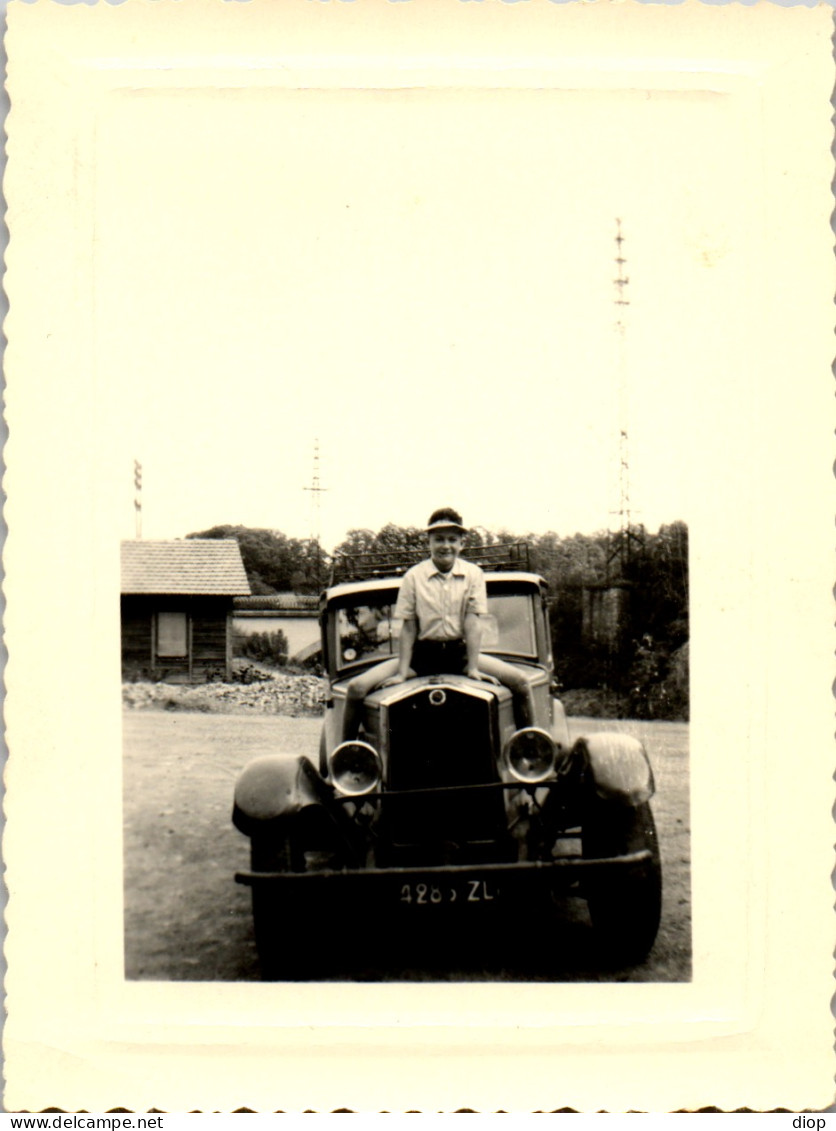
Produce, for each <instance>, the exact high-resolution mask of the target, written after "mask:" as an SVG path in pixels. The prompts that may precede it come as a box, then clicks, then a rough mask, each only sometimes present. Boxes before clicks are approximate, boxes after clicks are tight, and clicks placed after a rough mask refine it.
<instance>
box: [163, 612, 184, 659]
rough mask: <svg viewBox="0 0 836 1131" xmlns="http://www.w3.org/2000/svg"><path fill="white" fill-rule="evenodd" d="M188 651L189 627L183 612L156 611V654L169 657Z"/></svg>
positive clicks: (178, 655)
mask: <svg viewBox="0 0 836 1131" xmlns="http://www.w3.org/2000/svg"><path fill="white" fill-rule="evenodd" d="M188 653H189V627H188V618H187V616H186V614H185V613H157V655H158V656H166V657H170V658H172V659H173V658H174V657H183V656H187V655H188Z"/></svg>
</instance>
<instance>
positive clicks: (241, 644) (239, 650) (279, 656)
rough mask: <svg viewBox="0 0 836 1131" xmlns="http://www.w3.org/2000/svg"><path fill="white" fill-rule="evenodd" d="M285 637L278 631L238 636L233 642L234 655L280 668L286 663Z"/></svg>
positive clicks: (286, 646) (286, 647) (286, 645)
mask: <svg viewBox="0 0 836 1131" xmlns="http://www.w3.org/2000/svg"><path fill="white" fill-rule="evenodd" d="M287 653H288V644H287V637H286V636H285V634H284V633H283V632H282V630H281V629H278V630H277V631H276V632H254V633H252V635H250V636H244V635H243V634H241V635H238V636H237V637H236V641H235V654H236V655H237V656H246V657H247V658H248V659H250V660H258V661H259V662H260V663H262V664H275V665H277V666H279V667H280V666H281V665H282V664H286V663H287Z"/></svg>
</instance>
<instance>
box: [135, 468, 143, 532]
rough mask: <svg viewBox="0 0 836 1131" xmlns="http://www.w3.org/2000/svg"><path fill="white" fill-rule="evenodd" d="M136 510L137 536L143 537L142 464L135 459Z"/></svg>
mask: <svg viewBox="0 0 836 1131" xmlns="http://www.w3.org/2000/svg"><path fill="white" fill-rule="evenodd" d="M134 510H135V512H136V538H137V541H139V540H140V539H141V538H142V464H141V463H140V462H139V460H138V459H135V460H134Z"/></svg>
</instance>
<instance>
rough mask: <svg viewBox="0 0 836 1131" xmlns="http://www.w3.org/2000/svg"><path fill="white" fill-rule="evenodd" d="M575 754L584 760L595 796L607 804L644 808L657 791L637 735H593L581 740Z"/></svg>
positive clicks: (647, 760)
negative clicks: (622, 804)
mask: <svg viewBox="0 0 836 1131" xmlns="http://www.w3.org/2000/svg"><path fill="white" fill-rule="evenodd" d="M572 752H573V754H578V755H581V756H582V757H583V758H584V760H585V763H586V765H587V767H588V770H589V774H590V776H591V778H592V782H593V785H594V788H595V792H596V793H597V795H598V796H599V797H601V798H603V799H604V800H606V801H620V802H623V803H624V804H627V805H632V806H636V805H641V804H643V803H644V802H646V801H649V800H650V798H651V797H652V796H653V794H654V792H655V790H656V786H655V783H654V781H653V770H652V769H651V767H650V761H649V759H648V757H647V752H646V751H645V748H644V744H643V743H642V742H640V741H639V739H638V738H634V737H633V735H630V734H615V733H606V732H605V733H602V734H591V735H588V736H587V737H586V738H579V739H578V740H577V742H576V743H575V745H574V747H573V751H572Z"/></svg>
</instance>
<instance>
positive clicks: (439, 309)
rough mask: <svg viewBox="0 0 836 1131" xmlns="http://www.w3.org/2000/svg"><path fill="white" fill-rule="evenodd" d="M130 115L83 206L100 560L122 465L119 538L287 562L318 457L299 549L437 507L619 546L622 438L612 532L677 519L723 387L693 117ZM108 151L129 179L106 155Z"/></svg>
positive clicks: (554, 96)
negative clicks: (94, 375) (100, 405)
mask: <svg viewBox="0 0 836 1131" xmlns="http://www.w3.org/2000/svg"><path fill="white" fill-rule="evenodd" d="M141 95H142V96H141V97H131V96H130V95H126V96H125V98H124V100H122V101H120V103H119V105H118V107H117V108H115V109H113V111H112V112H110V113H107V112H104V113H103V115H102V120H101V123H100V145H99V148H98V152H99V153H100V154H101V162H100V167H99V169H98V171H97V186H96V193H97V201H96V210H97V233H96V234H97V241H96V249H95V254H96V272H95V276H96V281H97V290H96V296H95V303H96V309H95V321H96V326H97V345H96V356H97V364H98V370H99V372H98V379H99V381H100V383H101V387H102V395H103V398H105V399H106V400H108V402H109V405H110V409H111V410H112V411H110V412H109V418H110V419H111V420H112V421H113V422H114V423H113V427H115V429H116V435H115V436H114V442H115V443H117V444H118V446H119V451H120V453H121V457H120V458H121V459H122V460H123V465H124V525H123V527H122V529H120V531H119V532H118V533H119V536H120V537H132V536H133V534H134V509H133V460H134V458H138V459H139V460H141V462H142V466H143V478H144V491H143V503H144V510H143V535H144V536H145V537H148V538H166V537H181V536H183V535H185V534H187V533H189V532H192V531H196V530H201V529H205V528H207V527H209V526H212V525H215V524H219V523H242V524H245V525H248V526H264V527H271V528H275V529H279V530H282V531H284V532H285V533H287V534H289V535H293V536H296V537H306V536H308V535H309V534H311V533H312V532H313V531H314V529H315V526H316V519H315V515H314V511H313V507H312V498H313V496H312V493H311V492H310V491H306V490H305V487H309V486H311V483H312V476H313V452H314V443H315V440H317V439H318V441H319V448H320V454H321V463H320V479H321V485H322V486H323V487H325V488H327V491H326V492H324V493H323V494H322V495H321V496H320V499H321V514H320V530H321V535H322V540H323V544H324V545H325V547H326V548H332V547H333V546H334V545H335V544H336V543H337V542H338V541H339V540H340V539H341V538H342V536H343V535H344V533H345V531H346V530H347V529H349V528H352V527H371V528H373V529H377V528H378V527H380V526H381V525H383V524H384V523H386V522H388V521H392V522H396V523H400V524H404V525H407V524H423V523H424V521H425V520H426V518H427V516H428V514H429V512H430V511H431V510H432V509H434V508H435V507H436V506H439V505H447V504H450V505H454V506H456V507H458V508H459V509H460V510H461V511H462V513H463V515H464V518H465V521H466V522H467V523H469V524H472V525H483V526H487V527H491V528H497V527H506V528H509V529H511V530H513V531H514V532H517V533H522V532H525V531H529V530H530V531H535V532H542V531H546V530H556V531H557V532H558V533H560V534H564V535H566V534H571V533H573V532H575V531H578V530H580V531H584V532H592V531H595V530H601V529H604V528H605V527H607V526H608V525H611V526H612V525H617V523H618V521H619V520H618V516H617V515H614V514H613V512H614V511H617V509H618V506H619V469H618V462H619V461H618V434H619V431H620V429H621V428H626V430H627V431H628V434H629V457H630V482H631V494H630V502H631V506H632V510H633V512H634V517H635V518H636V519H637V520H639V521H643V522H644V523H645V524H646V525H647V526H648V527H650V528H651V529H656V528H657V527H658V525H659V524H660V523H663V522H670V521H673V520H675V519H684V520H686V521H688V520H689V519H690V516H691V511H692V509H693V506H694V502H695V497H696V496H698V495H699V494H700V484H701V479H700V474H699V467H698V464H699V453H698V452H697V451H695V450H694V446H693V445H691V444H690V443H689V435H690V422H691V418H692V415H693V413H694V412H695V411H696V410H697V408H698V405H699V386H700V381H701V376H702V375H704V374H705V373H706V372H709V371H710V372H713V373H714V374H715V376H716V373H717V368H718V366H719V367H723V366H730V367H731V366H733V364H734V359H733V352H734V351H733V350H730V349H729V346H728V340H727V339H728V329H729V323H730V319H731V317H732V312H733V309H734V288H735V285H736V282H737V279H738V274H737V269H738V268H739V262H738V261H737V256H738V249H737V248H736V246H735V241H734V232H735V217H734V216H733V215H732V214H731V208H732V205H730V204H726V203H725V198H724V196H723V189H724V185H727V184H728V182H729V178H733V177H734V169H733V168H729V167H728V163H727V162H724V163H723V164H722V166H720V165H718V161H717V157H716V154H717V152H718V149H717V146H718V144H719V145H721V146H722V149H724V150H726V152H727V146H728V141H729V138H728V136H726V131H727V129H728V128H729V127H728V124H727V122H726V119H725V118H724V117H723V116H722V114H721V112H720V111H721V106H720V103H719V100H712V98H711V97H710V96H708V95H697V94H691V95H686V94H683V93H676V92H665V91H659V92H655V93H653V94H652V95H651V94H649V93H645V92H635V93H625V92H621V91H615V92H607V91H599V92H595V91H589V92H587V93H585V94H578V93H577V92H562V91H559V90H552V91H547V90H544V91H513V90H506V91H501V92H496V91H489V90H484V91H478V90H477V91H465V92H449V91H446V92H445V91H432V90H402V91H351V92H341V91H328V90H312V91H307V92H305V94H304V98H300V96H299V94H298V93H292V92H283V91H266V90H259V91H252V90H251V91H240V92H235V93H230V92H229V91H226V92H212V91H210V92H206V91H203V92H195V93H194V95H193V96H190V97H181V98H179V99H172V98H170V97H168V98H165V97H164V96H162V95H160V96H158V95H156V94H155V93H154V92H153V91H147V90H146V91H142V92H141ZM126 131H131V133H132V134H133V136H135V138H136V144H135V145H134V146H132V148H131V151H130V154H129V155H127V157H126V149H125V147H124V146H118V145H113V146H111V145H110V142H112V141H116V139H117V136H124V135H125V132H126ZM111 149H112V150H113V152H118V154H119V160H118V161H117V160H109V159H108V153H109V151H110V150H111ZM617 217H619V218H621V221H622V227H623V233H624V236H625V242H624V244H623V248H624V254H625V255H626V257H627V260H628V262H627V266H626V271H627V274H628V276H629V278H630V283H629V285H628V287H627V288H626V293H627V296H628V297H629V299H630V306H629V307H622V308H619V307H617V306H616V305H615V303H614V299H615V297H616V290H617V289H616V287H615V285H614V283H613V280H614V278H615V276H616V264H615V262H614V257H615V254H616V245H615V240H614V237H615V233H616V218H617ZM619 313H621V314H622V315H623V317H624V319H625V332H624V346H623V350H621V349H620V348H619V337H618V334H617V332H616V329H615V323H616V319H617V317H618V315H619ZM720 384H721V386H722V381H721V383H720ZM721 407H722V406H721Z"/></svg>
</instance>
